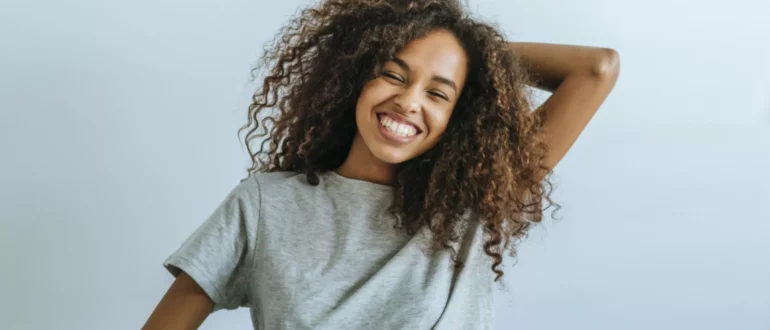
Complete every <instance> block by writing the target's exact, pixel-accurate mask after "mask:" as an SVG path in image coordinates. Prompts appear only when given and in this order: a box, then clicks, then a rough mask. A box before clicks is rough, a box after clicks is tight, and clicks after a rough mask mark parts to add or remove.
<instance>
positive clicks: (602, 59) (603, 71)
mask: <svg viewBox="0 0 770 330" xmlns="http://www.w3.org/2000/svg"><path fill="white" fill-rule="evenodd" d="M592 74H593V75H594V76H595V77H597V78H601V79H610V80H615V79H617V77H618V75H619V74H620V54H618V51H617V50H614V49H612V48H602V49H600V54H599V55H598V59H597V60H596V63H595V64H594V66H593V68H592Z"/></svg>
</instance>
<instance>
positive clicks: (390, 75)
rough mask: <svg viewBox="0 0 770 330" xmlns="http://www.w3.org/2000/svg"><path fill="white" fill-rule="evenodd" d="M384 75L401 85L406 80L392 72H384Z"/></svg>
mask: <svg viewBox="0 0 770 330" xmlns="http://www.w3.org/2000/svg"><path fill="white" fill-rule="evenodd" d="M382 75H383V76H385V77H388V78H390V79H393V80H396V81H398V82H400V83H403V82H404V79H401V77H400V76H398V75H397V74H394V73H391V72H383V73H382Z"/></svg>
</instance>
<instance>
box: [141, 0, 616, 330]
mask: <svg viewBox="0 0 770 330" xmlns="http://www.w3.org/2000/svg"><path fill="white" fill-rule="evenodd" d="M261 65H262V67H269V68H270V70H269V74H268V75H267V76H266V77H265V78H264V80H263V84H262V88H261V89H260V90H259V91H257V93H256V94H255V95H254V99H253V103H252V104H251V106H250V107H249V112H248V123H247V124H246V125H245V126H244V127H243V129H244V130H246V131H247V133H246V137H245V142H246V145H247V147H248V151H249V155H250V156H251V158H252V161H253V166H252V167H251V168H250V169H249V174H250V176H249V177H248V178H247V179H244V180H243V181H242V182H241V183H240V184H239V185H237V186H236V187H235V188H234V189H233V191H232V192H231V193H230V195H228V196H227V198H225V200H224V201H223V202H222V204H220V206H219V207H218V208H217V209H216V210H215V212H214V213H213V214H212V215H211V216H210V217H209V218H208V219H207V220H206V221H205V222H204V223H203V224H202V225H201V226H200V228H199V229H198V230H197V231H196V232H195V233H193V235H192V236H190V238H188V239H187V240H186V241H185V242H184V243H183V245H182V247H181V248H180V249H179V250H178V251H176V252H175V253H173V254H172V255H171V256H170V257H169V258H168V259H167V260H166V262H165V263H164V265H165V266H166V267H167V268H168V270H169V271H170V272H171V273H172V274H173V275H175V276H177V280H176V281H175V282H174V284H173V285H172V287H171V288H170V289H169V291H168V293H167V294H166V296H165V297H164V298H163V300H161V302H160V304H159V305H158V307H157V308H156V310H155V312H153V314H152V316H151V317H150V319H149V320H148V322H147V325H146V326H145V329H194V328H197V327H198V325H199V324H200V323H201V322H202V321H203V320H204V319H205V315H201V314H207V313H208V312H209V311H211V310H212V309H213V310H218V309H222V308H227V309H234V308H237V307H239V306H245V307H249V308H250V309H251V311H252V313H251V315H252V318H253V323H254V327H255V329H335V330H337V329H371V328H375V329H490V328H491V326H492V324H493V315H492V310H493V307H492V301H493V295H492V294H493V291H492V288H493V284H494V283H495V282H499V281H500V280H501V279H502V276H503V271H502V269H501V264H502V259H503V253H504V252H505V251H506V250H508V251H509V255H511V256H515V244H514V243H516V242H517V241H518V240H519V239H520V238H521V237H523V236H524V235H525V234H526V233H527V230H528V229H529V227H530V226H531V225H532V224H533V223H534V222H538V221H540V220H541V218H542V214H543V211H544V209H545V208H543V207H542V200H543V199H545V200H547V201H548V202H550V197H549V192H548V190H547V188H548V187H549V186H550V183H549V181H548V178H547V174H548V173H550V171H551V169H552V168H553V166H555V164H556V163H557V162H558V161H559V159H561V157H562V156H563V155H564V154H565V153H566V152H567V150H568V149H569V148H570V146H571V145H572V143H573V142H574V141H575V139H577V136H578V135H579V133H580V132H581V131H582V129H583V127H585V125H586V124H587V122H588V120H590V118H591V116H592V115H593V114H594V113H595V111H596V110H597V109H598V107H599V105H600V104H601V103H602V101H603V100H604V98H605V97H606V96H607V94H608V93H609V91H610V90H611V89H612V86H613V85H614V82H615V79H616V77H617V72H618V61H617V53H615V52H614V51H612V50H607V49H600V48H591V47H578V46H564V45H546V44H514V43H508V42H506V41H505V40H504V39H503V38H502V36H501V35H500V34H499V33H498V32H497V31H496V30H495V29H493V28H492V27H490V26H489V25H486V24H484V23H481V22H478V21H476V20H474V19H473V18H471V17H470V16H469V15H468V14H467V13H466V12H465V11H464V10H463V8H462V7H461V6H460V5H459V4H458V3H457V2H456V1H453V0H412V1H408V0H390V1H388V0H385V1H383V0H353V1H351V0H329V1H324V2H322V3H321V4H319V5H318V6H317V7H314V8H309V9H306V10H304V11H302V12H301V14H300V15H299V16H298V17H296V18H294V19H293V20H292V21H291V22H290V24H289V25H288V26H287V27H285V28H284V29H283V31H282V33H281V35H280V36H279V37H278V38H276V39H275V43H274V44H273V45H272V47H270V48H269V49H268V51H267V53H266V54H265V56H264V58H263V62H262V64H261ZM527 69H531V70H527ZM531 74H534V75H531ZM530 77H533V78H534V79H532V78H530ZM527 85H533V86H539V87H541V88H544V89H548V90H551V91H553V92H554V93H553V95H552V96H551V98H549V100H548V101H546V102H545V104H544V105H543V106H542V107H541V108H540V109H536V110H535V109H532V106H531V102H530V100H529V99H528V98H527V95H528V94H527V93H526V92H525V88H526V87H527ZM275 110H277V114H276V113H275V112H274V111H275ZM259 139H263V140H262V141H261V142H260V143H261V144H260V148H259V149H258V150H256V151H254V150H252V145H251V142H253V141H254V140H259ZM258 142H259V141H258ZM266 146H267V147H266ZM549 206H550V205H549Z"/></svg>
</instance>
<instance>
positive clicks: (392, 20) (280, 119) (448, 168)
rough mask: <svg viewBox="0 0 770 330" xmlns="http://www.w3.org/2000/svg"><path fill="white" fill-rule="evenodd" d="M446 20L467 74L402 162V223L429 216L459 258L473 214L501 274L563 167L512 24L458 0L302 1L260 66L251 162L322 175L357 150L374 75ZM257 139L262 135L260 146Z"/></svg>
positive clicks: (259, 168) (438, 241)
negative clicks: (550, 161) (444, 114)
mask: <svg viewBox="0 0 770 330" xmlns="http://www.w3.org/2000/svg"><path fill="white" fill-rule="evenodd" d="M435 29H445V30H448V31H450V32H451V33H453V34H454V35H455V36H456V37H457V39H458V41H459V42H460V44H461V45H462V46H463V48H464V49H465V51H466V53H467V55H468V59H469V63H468V69H469V70H468V75H467V78H466V80H467V82H466V85H465V88H464V89H463V91H462V93H461V95H460V97H459V99H458V102H457V104H456V106H455V109H454V111H453V113H452V116H451V118H450V120H449V123H448V126H447V128H446V131H445V132H444V134H443V135H442V136H441V139H440V140H439V142H438V143H437V145H436V146H435V147H433V148H432V149H430V150H428V151H427V152H425V153H424V154H422V155H419V156H417V157H415V158H413V159H410V160H408V161H406V162H404V163H401V164H398V165H397V184H396V187H395V188H396V189H395V196H394V202H393V204H392V206H391V211H392V212H393V213H394V214H395V215H397V219H398V220H397V223H396V225H395V227H394V228H401V229H405V231H406V233H407V234H409V235H414V234H415V233H417V231H418V229H420V228H422V227H424V226H427V227H428V228H429V229H430V231H431V232H432V234H433V235H432V237H433V238H432V244H431V247H432V248H440V247H447V248H450V249H451V250H452V255H453V259H454V256H456V254H457V251H456V250H454V248H453V247H452V246H451V245H450V244H449V243H450V242H457V241H458V240H459V239H460V237H461V235H462V234H463V233H464V232H465V229H464V228H466V226H465V225H467V223H468V221H469V220H468V219H469V218H468V214H472V215H473V217H474V219H478V220H479V222H480V224H481V225H482V226H483V228H484V232H485V233H486V235H485V237H486V240H485V242H484V246H483V249H484V252H485V253H486V254H487V255H488V256H490V257H491V258H492V261H493V262H492V266H491V269H492V271H493V272H494V273H495V274H497V276H496V277H495V281H496V282H497V281H498V280H500V278H502V276H503V274H504V272H503V271H502V270H501V269H500V265H501V264H502V262H503V257H502V253H503V251H504V250H506V249H507V250H509V251H510V253H509V255H510V256H511V257H515V256H516V249H515V245H516V243H518V242H519V241H520V240H521V239H523V238H524V237H525V236H526V234H527V232H528V229H529V228H530V226H531V225H532V224H533V223H537V222H540V221H541V220H542V214H543V210H545V209H547V207H546V208H543V207H542V200H543V198H545V199H546V200H547V201H548V202H549V205H548V206H551V205H555V204H553V203H552V202H551V199H550V196H549V195H550V191H548V190H551V189H547V188H551V187H552V184H551V183H550V182H549V180H548V177H549V176H550V174H551V173H552V171H551V170H550V169H548V168H547V167H545V166H544V165H543V160H544V159H545V157H546V154H547V151H548V149H547V145H546V144H545V142H544V136H543V134H544V133H543V122H544V120H545V117H544V113H541V112H533V111H532V106H531V104H530V99H531V98H530V97H529V94H528V93H527V92H526V91H525V86H526V85H531V82H532V81H533V80H532V79H531V77H530V76H529V74H528V73H527V71H526V70H525V68H524V66H523V64H522V63H521V62H520V61H518V59H517V57H516V56H515V55H514V54H513V53H512V52H511V50H510V49H509V48H508V46H507V44H506V41H505V40H504V38H503V36H502V35H501V34H500V33H499V32H498V31H497V30H496V29H495V28H494V27H492V26H490V25H488V24H485V23H481V22H478V21H476V20H474V19H472V18H471V17H470V16H469V15H468V14H467V13H466V12H465V10H464V9H463V7H462V6H461V5H460V4H459V3H458V2H457V1H456V0H412V1H409V0H327V1H323V2H322V3H320V4H318V5H316V6H315V7H310V8H307V9H304V10H302V11H300V12H298V14H297V15H296V16H295V17H293V18H291V20H290V22H289V24H287V25H286V26H285V27H284V28H282V29H281V30H280V31H279V32H278V34H277V36H276V37H275V39H274V40H273V41H272V42H271V43H269V44H268V45H267V47H266V48H265V53H264V55H263V57H262V59H261V61H260V62H259V64H258V65H257V67H256V68H255V69H254V72H253V74H254V76H255V77H256V76H257V75H258V71H259V70H261V69H268V68H269V70H268V71H266V72H264V73H263V75H264V76H265V77H264V80H263V82H262V86H261V89H259V90H257V92H256V93H255V94H254V96H253V98H252V101H253V102H252V104H251V105H250V106H249V111H248V123H246V124H245V125H244V126H243V127H241V130H240V131H239V132H241V131H244V130H246V131H247V134H246V136H245V142H246V147H247V149H248V152H249V155H250V156H251V161H252V166H251V167H250V168H249V170H248V171H249V173H252V172H274V171H291V172H296V173H301V174H304V175H306V177H307V181H308V182H309V183H310V184H312V185H317V184H318V182H319V179H318V174H319V173H322V172H325V171H331V170H334V169H336V168H337V167H339V166H340V165H342V163H343V161H344V160H345V159H346V157H347V156H348V153H349V151H350V147H351V144H352V141H353V137H354V136H355V134H356V129H357V128H356V123H355V106H356V100H357V97H358V95H359V93H360V92H361V90H362V88H363V86H364V84H365V83H366V82H367V81H368V80H370V79H374V78H376V77H377V75H378V74H379V70H381V67H382V65H383V64H384V63H385V62H386V61H388V60H389V59H391V58H392V56H393V55H394V54H395V53H397V52H398V51H399V50H400V49H401V48H402V47H404V46H405V45H406V44H407V43H408V42H409V41H411V40H414V39H416V38H420V37H421V36H424V35H426V34H428V33H429V32H431V31H433V30H435ZM535 114H538V115H535ZM254 139H262V142H261V144H260V145H259V150H257V151H254V150H253V149H252V146H251V141H252V140H254ZM266 145H267V147H266ZM558 207H559V206H558V205H557V209H558ZM453 261H454V262H455V266H456V267H462V266H463V263H462V262H461V261H458V260H453Z"/></svg>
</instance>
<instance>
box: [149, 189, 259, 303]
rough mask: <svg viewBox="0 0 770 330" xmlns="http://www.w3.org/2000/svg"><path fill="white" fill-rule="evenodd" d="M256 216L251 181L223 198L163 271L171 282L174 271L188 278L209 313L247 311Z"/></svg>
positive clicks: (256, 201)
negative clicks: (204, 299)
mask: <svg viewBox="0 0 770 330" xmlns="http://www.w3.org/2000/svg"><path fill="white" fill-rule="evenodd" d="M259 211H260V191H259V185H258V183H257V180H256V178H254V176H253V175H252V176H250V177H249V178H247V179H246V180H244V181H241V182H240V183H239V184H238V185H237V186H236V187H235V188H234V189H233V190H232V191H231V192H230V194H228V195H227V197H226V198H225V199H224V201H222V202H221V203H220V204H219V206H218V207H217V208H216V209H215V210H214V212H213V213H212V214H211V215H210V216H209V217H208V219H206V221H204V222H203V224H201V225H200V226H199V227H198V229H196V230H195V232H193V233H192V235H190V236H189V237H188V238H187V239H186V240H185V241H184V242H183V243H182V245H181V247H180V248H179V249H178V250H177V251H176V252H174V253H173V254H171V256H169V257H168V258H167V259H166V260H165V261H164V262H163V266H165V267H166V269H168V271H169V272H171V274H172V275H173V276H175V277H176V276H178V275H179V273H180V271H184V272H185V273H187V274H188V275H190V277H191V278H192V279H193V280H195V282H196V283H198V285H199V286H200V287H201V288H202V289H203V291H205V292H206V294H208V296H209V297H210V298H211V300H213V301H214V309H213V311H217V310H220V309H236V308H238V307H239V306H248V305H250V300H251V299H250V295H251V294H250V291H251V285H250V278H251V273H252V269H253V268H254V265H253V259H254V246H255V245H256V237H257V225H258V221H259V214H260V213H259ZM213 311H212V312H213Z"/></svg>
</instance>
